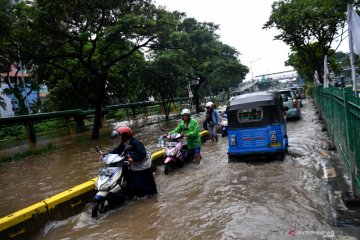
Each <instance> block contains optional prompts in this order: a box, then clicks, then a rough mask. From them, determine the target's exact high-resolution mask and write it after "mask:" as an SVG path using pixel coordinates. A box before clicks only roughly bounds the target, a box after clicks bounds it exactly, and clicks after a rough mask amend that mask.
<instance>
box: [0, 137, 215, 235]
mask: <svg viewBox="0 0 360 240" xmlns="http://www.w3.org/2000/svg"><path fill="white" fill-rule="evenodd" d="M207 134H208V131H202V132H201V133H200V136H201V138H202V139H204V137H205V136H207ZM163 157H164V149H161V150H159V151H156V152H154V153H152V159H153V160H155V161H156V160H160V159H162V158H163ZM96 179H97V177H95V178H93V179H91V180H89V181H87V182H85V183H82V184H80V185H78V186H76V187H73V188H71V189H69V190H66V191H64V192H62V193H59V194H57V195H55V196H52V197H49V198H47V199H45V200H44V201H42V202H39V203H36V204H34V205H31V206H30V207H27V208H25V209H22V210H20V211H17V212H15V213H13V214H10V215H8V216H6V217H3V218H0V239H1V240H5V239H11V240H14V239H17V240H21V239H30V238H32V237H33V236H35V235H36V234H37V233H38V232H39V230H40V229H41V228H42V227H44V226H45V224H46V222H47V221H48V220H49V219H52V220H62V219H65V218H67V217H69V216H72V215H75V214H77V213H79V212H80V211H81V210H82V209H83V207H84V206H85V204H87V203H89V202H91V201H92V198H93V196H94V194H95V189H94V187H95V184H94V183H95V181H96Z"/></svg>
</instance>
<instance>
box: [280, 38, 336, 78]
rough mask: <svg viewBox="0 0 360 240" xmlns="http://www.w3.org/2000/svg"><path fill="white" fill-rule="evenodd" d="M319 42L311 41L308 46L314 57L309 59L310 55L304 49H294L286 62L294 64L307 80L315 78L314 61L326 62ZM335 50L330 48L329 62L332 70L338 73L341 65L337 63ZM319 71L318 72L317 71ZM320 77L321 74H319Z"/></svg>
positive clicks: (288, 64) (286, 63) (287, 64)
mask: <svg viewBox="0 0 360 240" xmlns="http://www.w3.org/2000/svg"><path fill="white" fill-rule="evenodd" d="M317 45H318V43H311V44H309V46H307V48H308V49H311V51H312V52H313V54H312V56H314V59H312V60H311V59H309V55H308V54H307V53H306V52H305V51H302V50H298V51H293V52H292V53H291V54H290V55H289V59H288V60H287V61H286V62H285V65H286V66H292V67H294V69H295V70H296V71H297V72H298V74H299V75H300V76H301V77H302V78H304V79H305V81H307V82H312V81H313V79H314V68H313V67H312V61H316V62H317V65H321V64H324V55H325V53H324V52H322V51H321V50H322V49H321V48H319V47H317ZM334 53H335V51H334V50H333V49H329V50H328V55H329V58H328V64H329V67H330V69H331V70H332V71H334V72H335V73H337V72H338V71H339V66H338V65H337V63H336V59H335V54H334ZM316 73H317V72H316ZM317 77H318V78H319V76H317Z"/></svg>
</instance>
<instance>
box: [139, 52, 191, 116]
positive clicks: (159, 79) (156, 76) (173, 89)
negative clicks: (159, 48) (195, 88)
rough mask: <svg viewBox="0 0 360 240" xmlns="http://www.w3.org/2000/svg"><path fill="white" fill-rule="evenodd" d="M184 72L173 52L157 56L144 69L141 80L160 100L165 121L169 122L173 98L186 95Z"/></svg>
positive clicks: (186, 84)
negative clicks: (142, 79)
mask: <svg viewBox="0 0 360 240" xmlns="http://www.w3.org/2000/svg"><path fill="white" fill-rule="evenodd" d="M185 71H186V70H185V69H184V68H183V66H182V65H181V63H180V62H179V59H178V55H177V54H176V52H174V51H165V52H163V53H161V54H158V55H157V56H156V57H155V59H154V60H153V61H151V62H149V63H148V65H147V67H146V68H144V74H143V78H144V79H145V81H146V82H147V85H148V88H149V89H150V90H151V91H152V93H154V94H155V96H158V97H159V98H160V99H161V103H162V107H163V109H164V112H165V118H166V120H169V114H170V106H171V103H173V100H174V98H175V97H179V96H184V95H185V94H187V92H186V90H187V86H188V83H187V81H186V78H185V77H184V74H185Z"/></svg>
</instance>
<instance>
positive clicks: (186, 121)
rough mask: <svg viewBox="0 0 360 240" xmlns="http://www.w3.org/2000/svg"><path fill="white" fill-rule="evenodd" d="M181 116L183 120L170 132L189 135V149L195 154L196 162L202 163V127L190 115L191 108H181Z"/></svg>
mask: <svg viewBox="0 0 360 240" xmlns="http://www.w3.org/2000/svg"><path fill="white" fill-rule="evenodd" d="M180 115H181V118H182V121H181V122H180V123H179V125H178V126H177V127H176V128H175V129H174V130H172V131H171V132H170V133H183V134H184V136H185V137H187V140H186V142H187V146H188V148H189V151H191V152H192V153H193V154H194V155H195V162H196V164H200V160H201V155H200V146H201V139H200V127H199V124H198V122H197V121H196V120H195V119H194V118H191V117H190V110H189V109H187V108H184V109H183V110H181V113H180Z"/></svg>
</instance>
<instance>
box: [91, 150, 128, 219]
mask: <svg viewBox="0 0 360 240" xmlns="http://www.w3.org/2000/svg"><path fill="white" fill-rule="evenodd" d="M130 148H131V146H130V145H127V146H126V147H125V150H124V152H126V151H127V150H129V149H130ZM96 151H97V152H99V153H100V154H101V155H102V158H101V159H102V161H103V162H104V163H105V166H104V167H102V168H100V170H99V174H98V178H97V180H96V182H95V190H96V191H97V193H96V194H95V196H94V205H93V208H92V213H91V216H92V217H93V218H96V217H97V216H98V213H99V212H100V213H103V212H106V211H107V210H108V209H110V208H111V207H114V206H115V205H117V204H121V203H124V202H125V199H126V196H125V192H126V187H127V181H126V176H127V174H128V171H129V162H128V161H127V158H128V156H125V155H124V152H123V154H121V155H119V154H110V153H108V154H104V153H103V152H102V151H101V150H100V149H99V147H96Z"/></svg>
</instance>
